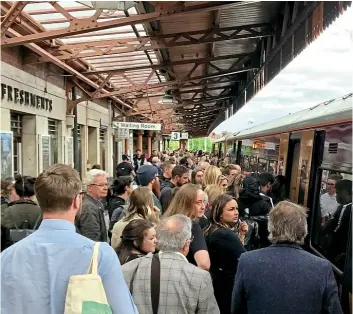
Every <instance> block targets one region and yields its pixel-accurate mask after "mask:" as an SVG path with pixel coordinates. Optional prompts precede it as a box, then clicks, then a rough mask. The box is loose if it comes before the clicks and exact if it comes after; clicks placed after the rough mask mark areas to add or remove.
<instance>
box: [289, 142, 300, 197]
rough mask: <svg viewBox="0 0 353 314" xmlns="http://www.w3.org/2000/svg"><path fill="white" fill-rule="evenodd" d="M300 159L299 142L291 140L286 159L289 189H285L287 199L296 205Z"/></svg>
mask: <svg viewBox="0 0 353 314" xmlns="http://www.w3.org/2000/svg"><path fill="white" fill-rule="evenodd" d="M299 157H300V141H299V140H297V139H291V140H290V141H289V145H288V159H287V171H286V177H287V178H290V180H289V183H290V184H289V187H287V191H288V196H289V199H290V200H291V201H292V202H294V203H298V186H297V179H298V178H297V174H298V167H299Z"/></svg>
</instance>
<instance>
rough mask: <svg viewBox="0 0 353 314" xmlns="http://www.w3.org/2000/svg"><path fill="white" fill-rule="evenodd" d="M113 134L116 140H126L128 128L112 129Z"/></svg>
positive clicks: (128, 133) (128, 134)
mask: <svg viewBox="0 0 353 314" xmlns="http://www.w3.org/2000/svg"><path fill="white" fill-rule="evenodd" d="M114 135H115V137H116V139H117V140H127V139H128V138H129V136H130V130H129V129H120V128H119V129H114Z"/></svg>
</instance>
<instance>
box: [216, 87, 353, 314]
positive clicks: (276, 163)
mask: <svg viewBox="0 0 353 314" xmlns="http://www.w3.org/2000/svg"><path fill="white" fill-rule="evenodd" d="M225 141H226V142H227V143H228V146H229V145H231V144H229V143H230V142H231V143H232V144H233V150H232V153H233V154H235V156H236V163H238V164H240V165H241V166H242V168H243V170H244V171H245V172H251V173H261V172H265V171H267V172H271V173H273V174H275V175H284V176H285V177H286V180H287V182H288V185H287V191H286V197H287V198H288V199H289V200H291V201H292V202H294V203H297V204H301V205H303V206H305V207H307V208H308V213H309V215H308V220H309V233H310V237H308V243H307V245H308V249H309V250H311V252H313V253H314V254H317V255H319V256H321V257H323V258H327V259H329V258H328V252H327V251H326V250H325V248H324V245H323V242H324V241H323V240H324V239H323V238H322V237H323V235H322V225H321V223H322V221H321V207H320V196H321V195H322V194H323V193H324V191H325V189H326V184H327V179H328V177H329V175H331V174H339V175H341V176H342V177H343V178H344V179H349V180H352V93H351V94H348V95H346V96H344V97H340V98H337V99H334V100H330V101H327V102H324V103H321V104H318V105H316V106H313V107H311V108H308V109H305V110H302V111H299V112H297V113H294V114H289V115H287V116H285V117H282V118H279V119H276V120H274V121H270V122H267V123H264V124H261V125H258V126H255V127H252V128H249V129H247V130H243V131H240V132H237V133H236V134H234V135H233V136H232V137H228V138H227V139H225ZM219 146H220V147H222V145H219ZM351 228H352V226H351V224H350V230H349V231H348V232H347V234H346V235H345V236H346V237H347V239H348V245H347V249H346V252H345V254H344V257H345V259H346V261H345V263H342V256H341V262H340V263H338V262H337V263H336V261H333V260H332V259H330V261H331V262H332V265H333V268H334V271H335V274H336V278H337V280H338V282H339V284H340V288H341V289H340V293H341V300H342V302H343V303H342V306H343V308H344V312H345V313H348V312H350V309H349V303H351V292H352V281H351V279H352V278H351V275H350V276H349V275H347V273H349V272H350V274H351V271H352V265H351V263H352V259H351V254H352V253H351V240H352V239H351V232H352V231H351ZM349 277H350V280H347V278H349ZM348 300H350V301H348Z"/></svg>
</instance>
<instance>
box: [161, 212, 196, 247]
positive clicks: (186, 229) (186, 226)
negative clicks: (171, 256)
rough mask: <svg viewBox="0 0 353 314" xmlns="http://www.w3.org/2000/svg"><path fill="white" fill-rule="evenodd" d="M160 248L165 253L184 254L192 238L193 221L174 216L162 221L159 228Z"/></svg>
mask: <svg viewBox="0 0 353 314" xmlns="http://www.w3.org/2000/svg"><path fill="white" fill-rule="evenodd" d="M157 238H158V247H159V249H160V250H161V251H163V252H183V251H184V250H185V243H186V242H187V241H188V240H190V238H191V219H190V218H189V217H186V216H184V215H173V216H170V217H168V218H164V219H162V220H161V222H160V224H159V226H158V227H157Z"/></svg>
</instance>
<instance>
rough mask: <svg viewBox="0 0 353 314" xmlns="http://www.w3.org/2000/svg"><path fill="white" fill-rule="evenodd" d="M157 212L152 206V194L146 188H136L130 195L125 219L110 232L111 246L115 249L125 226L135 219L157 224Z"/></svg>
mask: <svg viewBox="0 0 353 314" xmlns="http://www.w3.org/2000/svg"><path fill="white" fill-rule="evenodd" d="M158 215H159V211H158V209H157V208H156V207H155V206H154V203H153V197H152V192H151V191H150V190H149V189H148V188H147V187H138V188H137V189H135V190H134V191H133V192H132V193H131V195H130V203H129V207H128V208H127V211H126V213H125V217H124V218H123V219H122V220H120V221H118V222H117V223H116V224H115V225H114V227H113V230H112V240H111V245H112V248H113V249H116V248H117V247H118V245H119V244H120V242H121V235H122V232H123V230H124V228H125V227H126V225H127V224H128V223H129V222H130V221H132V220H135V219H145V220H148V221H150V222H152V223H157V222H158Z"/></svg>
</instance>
